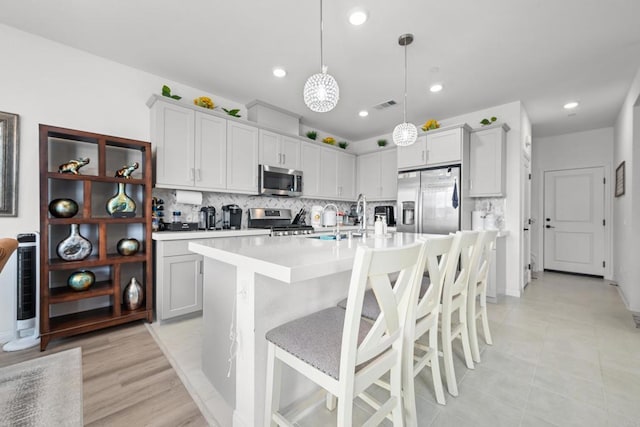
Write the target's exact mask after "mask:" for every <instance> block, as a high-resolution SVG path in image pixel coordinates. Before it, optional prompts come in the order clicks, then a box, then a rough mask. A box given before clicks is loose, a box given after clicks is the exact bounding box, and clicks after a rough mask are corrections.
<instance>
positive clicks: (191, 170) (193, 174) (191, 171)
mask: <svg viewBox="0 0 640 427" xmlns="http://www.w3.org/2000/svg"><path fill="white" fill-rule="evenodd" d="M189 179H190V180H193V179H195V169H194V168H191V169H189Z"/></svg>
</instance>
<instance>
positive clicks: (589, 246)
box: [544, 167, 604, 276]
mask: <svg viewBox="0 0 640 427" xmlns="http://www.w3.org/2000/svg"><path fill="white" fill-rule="evenodd" d="M544 212H545V215H544V227H545V228H544V268H545V269H547V270H559V271H566V272H572V273H582V274H593V275H597V276H602V275H604V169H603V168H602V167H597V168H585V169H567V170H561V171H548V172H545V174H544Z"/></svg>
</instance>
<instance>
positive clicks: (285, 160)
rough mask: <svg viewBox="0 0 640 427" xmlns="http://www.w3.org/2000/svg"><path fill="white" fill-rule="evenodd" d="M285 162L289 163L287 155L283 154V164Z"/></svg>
mask: <svg viewBox="0 0 640 427" xmlns="http://www.w3.org/2000/svg"><path fill="white" fill-rule="evenodd" d="M285 163H287V155H286V154H283V155H282V164H283V165H284V164H285Z"/></svg>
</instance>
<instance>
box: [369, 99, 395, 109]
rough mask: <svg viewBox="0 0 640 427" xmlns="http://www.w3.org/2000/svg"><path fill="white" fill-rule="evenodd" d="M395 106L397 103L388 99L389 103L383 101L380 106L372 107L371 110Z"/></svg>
mask: <svg viewBox="0 0 640 427" xmlns="http://www.w3.org/2000/svg"><path fill="white" fill-rule="evenodd" d="M397 104H398V103H397V102H396V101H394V100H393V99H390V100H389V101H385V102H383V103H381V104H378V105H374V106H373V108H375V109H376V110H384V109H386V108H389V107H393V106H394V105H397Z"/></svg>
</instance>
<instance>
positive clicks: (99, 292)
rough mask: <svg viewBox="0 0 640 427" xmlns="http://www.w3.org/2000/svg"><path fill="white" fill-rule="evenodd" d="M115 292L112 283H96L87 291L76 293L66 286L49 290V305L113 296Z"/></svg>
mask: <svg viewBox="0 0 640 427" xmlns="http://www.w3.org/2000/svg"><path fill="white" fill-rule="evenodd" d="M113 292H114V291H113V285H112V284H111V282H110V281H104V282H96V283H94V284H93V286H91V287H90V288H89V289H87V290H86V291H74V290H73V289H71V288H68V287H66V286H65V287H60V288H51V289H50V290H49V304H60V303H63V302H69V301H79V300H82V299H87V298H95V297H101V296H105V295H113Z"/></svg>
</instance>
